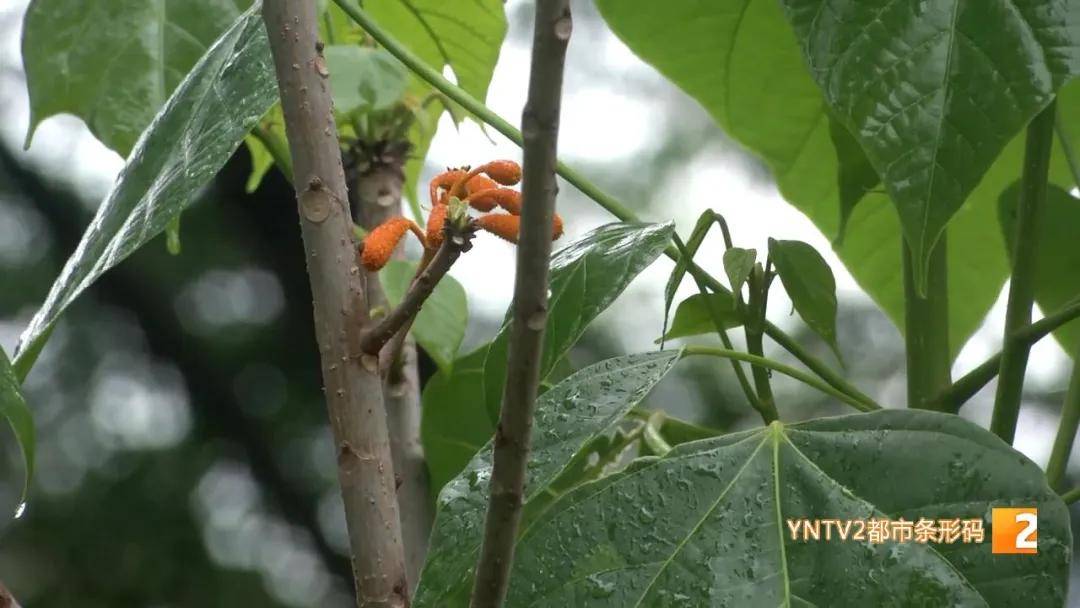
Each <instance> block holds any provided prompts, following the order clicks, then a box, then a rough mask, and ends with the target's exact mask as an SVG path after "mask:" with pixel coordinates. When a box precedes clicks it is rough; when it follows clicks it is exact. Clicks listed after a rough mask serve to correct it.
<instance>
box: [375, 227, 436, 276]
mask: <svg viewBox="0 0 1080 608" xmlns="http://www.w3.org/2000/svg"><path fill="white" fill-rule="evenodd" d="M410 230H411V231H412V233H413V234H415V235H416V238H418V239H420V242H421V243H422V244H424V246H425V247H426V246H427V244H426V243H425V240H426V239H425V238H424V233H423V231H421V230H420V227H419V226H417V225H416V222H414V221H412V220H410V219H406V218H403V217H395V218H392V219H389V220H387V221H386V222H384V223H382V224H380V225H379V226H376V227H375V228H374V229H373V230H372V231H371V232H369V233H368V235H367V236H366V237H365V238H364V246H363V249H362V250H361V251H360V263H361V264H363V265H364V268H367V269H368V270H370V271H372V272H375V271H376V270H379V269H381V268H382V267H383V266H386V263H387V262H389V261H390V256H392V255H393V254H394V248H395V247H397V245H398V243H400V242H401V239H402V238H404V236H405V233H406V232H408V231H410Z"/></svg>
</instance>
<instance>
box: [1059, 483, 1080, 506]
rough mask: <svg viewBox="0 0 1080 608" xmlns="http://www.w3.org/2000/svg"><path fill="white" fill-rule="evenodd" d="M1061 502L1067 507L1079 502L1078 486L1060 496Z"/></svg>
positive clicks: (1079, 490)
mask: <svg viewBox="0 0 1080 608" xmlns="http://www.w3.org/2000/svg"><path fill="white" fill-rule="evenodd" d="M1061 500H1062V502H1064V503H1065V504H1067V505H1071V504H1072V503H1074V502H1076V501H1078V500H1080V486H1077V487H1075V488H1073V489H1071V490H1069V491H1067V492H1064V493H1063V494H1061Z"/></svg>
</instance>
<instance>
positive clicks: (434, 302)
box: [379, 260, 469, 371]
mask: <svg viewBox="0 0 1080 608" xmlns="http://www.w3.org/2000/svg"><path fill="white" fill-rule="evenodd" d="M415 275H416V264H414V263H412V262H405V261H402V260H391V261H390V263H389V264H387V265H386V267H385V268H383V269H382V271H380V272H379V281H380V282H381V283H382V286H383V290H384V291H385V292H386V299H387V300H389V302H390V305H391V306H397V305H398V304H399V303H400V302H401V299H402V298H403V297H405V292H407V291H408V290H409V284H410V283H412V279H413V277H414V276H415ZM468 323H469V303H468V300H467V299H466V296H465V288H464V287H462V286H461V283H458V282H457V281H456V280H455V279H454V278H453V277H451V276H449V275H447V276H444V277H443V278H442V280H441V281H439V284H438V285H436V286H435V290H434V291H432V292H431V296H429V297H428V299H427V301H426V302H424V305H423V307H421V308H420V313H419V314H417V315H416V320H415V322H413V326H412V333H413V336H415V337H416V341H417V342H418V343H419V344H420V346H423V347H424V350H425V351H427V353H428V355H430V356H431V358H432V359H434V360H435V364H436V365H438V366H439V369H440V370H444V371H451V370H452V368H453V364H454V358H455V357H457V353H458V348H460V347H461V340H462V339H463V338H464V337H465V326H466V325H468Z"/></svg>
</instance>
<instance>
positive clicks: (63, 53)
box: [22, 0, 251, 156]
mask: <svg viewBox="0 0 1080 608" xmlns="http://www.w3.org/2000/svg"><path fill="white" fill-rule="evenodd" d="M250 4H251V1H250V0H158V1H156V2H147V1H146V0H107V1H105V0H102V1H94V2H85V1H83V0H34V1H33V2H31V3H30V6H29V7H28V8H27V9H26V17H25V18H24V20H23V41H22V42H23V45H22V49H23V65H24V67H25V69H26V85H27V88H28V89H29V92H30V113H31V118H30V127H29V131H28V132H27V135H26V141H27V143H28V144H29V142H30V139H31V137H32V136H33V134H34V129H36V128H37V125H38V124H39V123H40V122H41V121H42V120H45V119H46V118H48V117H50V116H52V115H54V114H60V113H64V112H67V113H70V114H74V115H76V116H78V117H79V118H82V119H83V120H85V121H86V124H87V126H88V127H90V131H91V132H92V133H93V134H94V135H95V136H97V138H98V139H100V140H101V141H102V142H103V143H104V144H105V145H106V146H108V147H110V148H112V149H113V150H116V151H117V152H119V153H120V155H121V156H127V154H128V152H130V151H131V149H132V147H134V145H135V140H136V139H138V137H139V134H140V133H142V131H143V129H145V128H146V127H147V125H149V124H150V121H151V120H152V119H153V118H154V116H155V114H157V111H158V109H160V108H161V106H162V105H164V104H165V101H166V100H167V99H169V96H170V94H171V93H172V92H173V90H174V89H175V88H176V87H177V86H178V85H179V84H180V81H181V80H183V79H184V76H185V75H187V73H188V71H189V70H190V69H191V67H192V66H194V65H195V63H196V62H197V61H198V60H199V58H200V57H202V56H203V54H204V53H205V52H206V50H207V49H208V48H210V45H211V44H213V42H214V41H215V40H216V39H217V38H218V36H219V35H220V34H221V33H222V32H223V31H225V29H226V28H228V27H229V26H230V24H232V23H233V21H235V20H236V18H237V17H239V16H240V13H241V12H243V10H244V9H245V8H246V7H247V6H248V5H250Z"/></svg>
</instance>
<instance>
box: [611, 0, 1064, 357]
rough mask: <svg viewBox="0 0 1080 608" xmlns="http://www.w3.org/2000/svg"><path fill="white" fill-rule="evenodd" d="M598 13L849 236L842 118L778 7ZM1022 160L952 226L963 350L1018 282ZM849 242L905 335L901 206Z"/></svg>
mask: <svg viewBox="0 0 1080 608" xmlns="http://www.w3.org/2000/svg"><path fill="white" fill-rule="evenodd" d="M597 6H598V7H599V8H600V11H601V13H602V14H603V16H604V18H605V20H606V21H607V22H608V24H609V25H610V26H611V28H612V29H613V30H614V31H615V33H616V34H617V35H618V36H619V37H620V38H621V39H622V40H623V41H624V42H625V43H626V44H627V45H628V46H629V47H630V48H631V49H632V50H633V51H634V52H635V53H636V54H638V55H639V56H640V57H641V58H642V59H644V60H645V61H647V62H649V63H650V64H652V65H653V66H654V67H655V68H656V69H658V70H659V71H660V72H661V73H662V74H664V75H665V76H667V77H668V78H669V79H671V80H672V82H674V84H676V85H677V86H679V87H680V88H681V89H682V90H684V91H685V92H686V93H688V94H689V95H690V96H692V97H693V98H694V99H696V100H697V101H698V102H699V103H701V105H702V106H703V107H704V108H705V109H706V110H707V111H708V112H709V113H710V114H711V115H712V117H713V118H714V119H715V120H716V122H717V123H718V124H719V125H720V126H721V127H722V128H723V129H724V131H726V132H727V133H728V134H729V135H731V136H732V137H733V138H735V139H736V140H738V141H739V142H740V143H742V144H743V145H745V146H746V147H748V148H749V149H750V150H752V151H753V152H754V153H755V154H757V155H758V156H760V157H761V158H762V160H764V161H765V162H766V163H767V164H768V165H769V167H770V168H771V169H772V172H773V175H774V176H775V178H776V181H777V185H778V187H779V189H780V192H781V194H782V195H783V196H784V198H785V199H787V200H788V202H790V203H791V204H792V205H794V206H795V207H796V208H798V209H799V210H800V211H802V212H803V213H805V214H806V215H807V217H809V218H810V219H811V220H812V221H813V222H814V224H815V225H816V226H817V227H818V229H820V230H821V232H822V233H823V234H824V235H825V236H826V237H827V238H830V239H835V238H836V237H837V236H838V235H839V230H838V228H839V224H840V217H841V205H840V194H839V192H838V190H839V187H840V185H839V183H838V182H839V181H840V180H839V168H840V166H841V164H842V159H838V156H837V150H836V146H835V144H834V142H833V135H834V129H832V128H830V125H831V122H832V119H831V117H830V115H829V113H828V112H827V111H826V108H825V102H824V100H823V98H822V94H821V91H820V89H818V87H817V85H815V84H814V81H813V79H811V77H810V75H809V73H808V72H807V69H806V64H805V61H804V59H803V57H802V56H801V54H800V51H799V46H798V44H797V42H796V40H795V36H794V34H793V33H792V31H791V27H790V26H789V25H788V24H787V22H786V21H785V19H784V15H783V12H782V10H781V7H780V5H779V3H777V2H776V0H733V1H730V2H674V3H672V2H669V3H658V2H652V1H650V0H598V1H597ZM1071 88H1074V87H1067V89H1071ZM1060 105H1061V106H1062V107H1064V106H1065V105H1066V104H1064V103H1062V104H1060ZM1077 107H1078V108H1080V105H1078V106H1077ZM1072 111H1073V112H1080V109H1078V110H1072ZM841 135H842V134H841ZM849 137H850V136H849ZM1018 139H1022V138H1018ZM1022 152H1023V142H1022V141H1016V142H1014V143H1013V144H1011V145H1010V146H1009V147H1008V148H1007V150H1006V152H1005V153H1004V154H1003V155H1002V157H1001V158H999V160H998V162H997V164H996V165H995V167H994V169H993V170H992V171H991V174H989V175H987V177H986V178H985V179H984V181H983V183H982V184H981V185H980V186H979V187H978V188H976V190H975V192H974V193H973V194H972V195H971V197H970V198H969V200H968V203H967V204H966V205H965V206H964V207H963V208H962V209H961V210H960V212H959V213H958V214H957V215H956V217H954V218H953V222H952V223H951V224H950V227H949V254H948V255H949V271H950V279H951V280H950V288H949V293H950V297H949V321H950V326H949V332H950V335H949V344H950V346H952V347H953V353H954V354H955V353H957V352H959V350H960V348H961V347H962V346H963V345H964V343H965V342H967V339H968V338H969V337H970V336H971V334H972V333H973V332H974V331H975V330H976V329H977V328H978V327H979V325H980V324H981V323H982V320H983V318H984V317H985V316H986V313H987V311H988V310H989V309H990V307H991V306H992V305H993V303H994V301H995V300H996V299H997V297H998V294H999V293H1000V291H1001V285H1002V284H1003V283H1004V281H1005V277H1006V276H1007V274H1008V262H1007V259H1006V255H1005V245H1004V242H1003V241H1002V240H1001V238H1000V234H999V233H1000V231H999V230H997V229H996V224H997V197H998V195H999V194H1000V193H1001V191H1002V190H1003V189H1004V188H1005V187H1006V186H1007V185H1008V184H1009V183H1011V182H1012V181H1013V180H1014V179H1016V175H1018V171H1019V167H1020V158H1021V155H1022ZM848 160H850V159H849V158H848V159H847V160H843V163H847V162H848ZM856 161H857V155H856ZM854 183H865V182H863V181H861V180H855V181H854ZM849 204H850V205H852V206H854V204H853V203H850V201H849ZM845 235H846V237H845V239H844V240H843V243H842V244H837V245H836V246H835V249H836V252H837V254H838V255H839V257H840V259H841V260H842V261H843V262H844V265H845V266H846V267H847V268H848V270H849V271H850V272H851V274H852V275H853V276H854V277H855V280H856V281H858V283H859V285H860V286H861V287H862V288H863V289H864V290H866V292H867V294H869V295H870V297H871V298H873V299H874V301H875V302H877V304H878V305H879V306H880V307H881V308H882V309H883V310H884V311H885V312H886V313H887V314H888V316H889V317H890V318H891V319H892V320H893V322H894V323H895V324H896V325H897V327H899V328H900V329H901V330H903V320H904V300H903V281H902V276H903V274H902V269H901V265H900V259H901V258H900V227H899V222H898V220H897V215H896V211H895V209H894V208H893V207H892V205H891V204H890V203H889V199H888V198H887V197H886V196H884V195H882V194H869V195H867V196H866V197H865V198H864V199H863V200H862V202H860V203H859V204H858V206H857V207H855V208H854V211H852V212H851V218H850V221H849V225H848V228H847V230H846V232H845Z"/></svg>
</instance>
